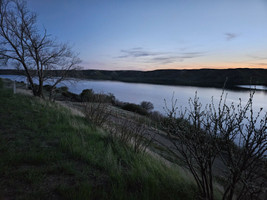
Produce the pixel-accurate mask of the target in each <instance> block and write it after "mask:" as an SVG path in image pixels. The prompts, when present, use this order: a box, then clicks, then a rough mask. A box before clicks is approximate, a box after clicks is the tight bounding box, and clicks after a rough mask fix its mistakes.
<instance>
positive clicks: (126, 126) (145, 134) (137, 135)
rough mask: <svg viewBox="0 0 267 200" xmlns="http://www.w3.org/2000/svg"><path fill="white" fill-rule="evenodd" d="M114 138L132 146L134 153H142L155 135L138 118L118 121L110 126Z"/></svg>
mask: <svg viewBox="0 0 267 200" xmlns="http://www.w3.org/2000/svg"><path fill="white" fill-rule="evenodd" d="M110 133H111V135H112V136H113V137H114V138H117V139H119V140H120V141H121V142H123V143H128V144H130V145H132V146H133V149H134V151H135V152H141V153H144V152H145V151H146V149H147V148H148V146H149V145H150V144H151V142H152V141H153V139H154V136H155V134H154V133H153V131H151V130H150V129H149V127H148V125H147V124H146V123H145V122H143V121H142V120H141V119H139V118H135V119H131V120H128V119H120V120H117V122H116V123H114V124H112V125H111V126H110Z"/></svg>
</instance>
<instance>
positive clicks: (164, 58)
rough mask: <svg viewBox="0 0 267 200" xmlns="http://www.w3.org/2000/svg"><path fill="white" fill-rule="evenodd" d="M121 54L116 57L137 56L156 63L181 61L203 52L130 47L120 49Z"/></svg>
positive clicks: (201, 54) (143, 60)
mask: <svg viewBox="0 0 267 200" xmlns="http://www.w3.org/2000/svg"><path fill="white" fill-rule="evenodd" d="M121 53H122V54H123V55H121V56H118V57H116V58H139V59H142V62H146V63H156V64H170V63H175V62H183V61H184V60H185V59H192V58H196V57H200V56H204V55H205V52H200V51H191V52H190V51H188V52H177V53H170V52H152V51H147V50H144V49H143V48H140V47H138V48H131V49H128V50H125V49H124V50H121Z"/></svg>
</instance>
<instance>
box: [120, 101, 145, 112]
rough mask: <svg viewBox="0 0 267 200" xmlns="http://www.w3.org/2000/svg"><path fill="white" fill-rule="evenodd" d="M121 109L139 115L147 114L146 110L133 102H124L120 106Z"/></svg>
mask: <svg viewBox="0 0 267 200" xmlns="http://www.w3.org/2000/svg"><path fill="white" fill-rule="evenodd" d="M122 109H124V110H128V111H131V112H135V113H138V114H140V115H148V112H147V110H145V109H144V108H143V107H142V106H140V105H137V104H134V103H125V104H124V105H123V106H122Z"/></svg>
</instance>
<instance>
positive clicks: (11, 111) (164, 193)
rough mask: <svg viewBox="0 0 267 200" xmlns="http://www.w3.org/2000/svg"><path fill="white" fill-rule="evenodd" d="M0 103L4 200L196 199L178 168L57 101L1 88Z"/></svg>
mask: <svg viewBox="0 0 267 200" xmlns="http://www.w3.org/2000/svg"><path fill="white" fill-rule="evenodd" d="M0 80H1V79H0ZM0 83H1V82H0ZM0 87H2V83H1V84H0ZM0 105H1V106H0V119H1V120H0V199H194V198H195V195H196V193H195V191H196V187H195V186H194V185H193V184H192V183H190V182H189V181H188V180H184V179H183V178H182V177H181V175H180V173H179V171H178V170H177V169H176V168H174V167H167V166H166V165H164V164H163V163H161V162H159V161H157V160H155V159H153V158H152V157H151V156H149V155H146V154H145V155H144V154H138V153H135V152H134V151H133V149H132V148H131V147H129V146H127V145H126V144H122V143H119V142H118V141H116V139H114V138H112V137H110V136H109V135H108V134H107V133H106V132H104V131H102V130H101V129H99V128H97V127H96V126H94V125H93V124H89V123H88V121H86V120H85V119H84V118H83V117H79V116H74V115H72V114H71V113H70V111H69V110H67V109H65V108H62V107H61V106H59V105H58V104H56V103H51V102H47V101H44V100H41V99H39V98H34V97H31V96H24V95H19V94H16V95H13V94H12V92H11V91H10V90H7V89H1V88H0Z"/></svg>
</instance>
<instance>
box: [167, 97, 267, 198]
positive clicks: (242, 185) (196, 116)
mask: <svg viewBox="0 0 267 200" xmlns="http://www.w3.org/2000/svg"><path fill="white" fill-rule="evenodd" d="M253 95H254V93H253V92H252V93H251V95H250V98H249V100H248V102H247V104H246V105H245V106H244V107H242V104H241V100H240V103H239V104H238V105H237V106H235V105H234V104H233V103H232V104H231V105H230V106H228V105H227V104H226V99H227V95H225V94H224V92H223V93H222V95H221V98H220V101H219V105H218V106H217V107H216V106H215V103H214V102H213V100H212V102H211V103H210V104H208V105H206V106H205V107H204V108H203V106H202V104H201V103H200V102H199V99H198V97H197V94H196V95H195V98H194V99H190V100H189V107H188V108H185V109H184V110H181V109H180V110H179V109H178V107H177V100H174V99H172V105H171V108H168V107H167V105H166V112H167V115H168V117H167V119H165V120H164V121H163V125H164V127H165V130H166V132H167V134H168V138H169V139H170V141H171V143H172V145H169V146H168V147H167V148H168V149H169V151H170V152H172V153H173V155H175V157H176V158H177V160H179V161H181V162H182V163H183V164H184V165H185V166H186V167H187V168H188V169H189V170H190V172H191V173H192V175H193V177H194V179H195V181H196V183H197V186H198V189H199V192H200V194H201V198H203V199H214V193H213V191H214V177H216V174H215V173H214V172H213V170H214V167H215V162H216V161H220V162H222V163H223V166H222V167H221V168H222V169H221V168H220V169H219V170H222V171H221V173H224V177H225V179H224V181H223V183H222V184H223V186H224V191H223V197H222V199H227V200H231V199H258V198H260V195H262V194H263V188H264V186H266V185H264V181H266V174H265V177H264V173H263V172H264V166H263V165H264V162H266V159H265V153H266V149H267V115H265V116H264V117H260V116H261V115H260V114H261V110H260V111H259V112H258V113H257V114H256V115H255V114H254V112H253V108H252V102H253Z"/></svg>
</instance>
